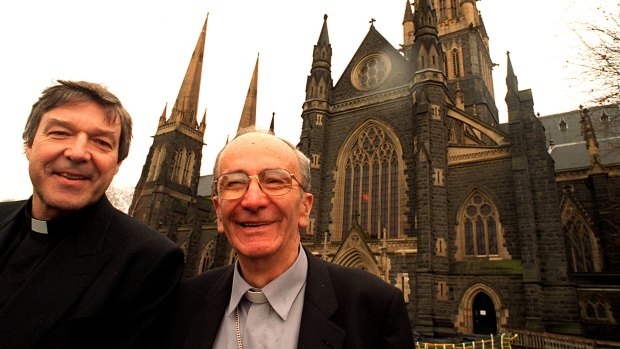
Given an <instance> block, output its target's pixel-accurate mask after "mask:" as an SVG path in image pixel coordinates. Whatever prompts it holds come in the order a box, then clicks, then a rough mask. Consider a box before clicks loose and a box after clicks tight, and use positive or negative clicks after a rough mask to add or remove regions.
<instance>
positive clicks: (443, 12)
mask: <svg viewBox="0 0 620 349" xmlns="http://www.w3.org/2000/svg"><path fill="white" fill-rule="evenodd" d="M447 7H448V6H446V0H439V16H440V17H441V19H445V18H446V16H447V12H446V10H447Z"/></svg>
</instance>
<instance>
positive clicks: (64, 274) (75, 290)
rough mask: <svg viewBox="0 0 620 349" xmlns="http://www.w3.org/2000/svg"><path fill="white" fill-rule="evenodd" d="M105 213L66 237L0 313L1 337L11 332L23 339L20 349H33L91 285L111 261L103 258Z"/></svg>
mask: <svg viewBox="0 0 620 349" xmlns="http://www.w3.org/2000/svg"><path fill="white" fill-rule="evenodd" d="M102 211H103V212H104V213H106V212H107V214H104V215H103V216H99V215H96V216H95V217H93V220H94V221H93V222H92V225H91V226H90V229H83V230H82V231H74V232H72V233H71V234H67V236H66V237H65V238H64V239H63V240H62V241H61V242H59V244H58V246H56V248H54V250H53V251H52V252H51V253H50V255H49V256H48V257H47V258H46V259H45V260H44V261H43V262H41V264H40V265H39V266H38V267H37V269H36V270H35V271H34V272H33V274H32V275H31V276H30V277H29V278H28V279H27V280H26V281H25V282H24V284H23V285H22V286H21V287H20V288H19V290H18V291H17V293H16V294H15V295H14V296H13V297H12V298H11V299H10V301H9V302H8V303H7V304H6V306H5V307H4V308H3V309H2V310H1V311H0V337H4V336H5V335H6V333H4V332H5V330H6V331H10V336H11V337H12V338H21V339H23V340H22V341H20V345H21V346H23V347H32V346H34V345H35V344H36V343H37V341H38V340H40V339H41V338H42V337H43V336H44V335H45V334H46V333H47V332H48V331H49V330H50V328H51V327H52V326H53V325H54V324H55V323H56V322H58V320H59V319H61V318H62V316H63V315H64V314H65V312H66V311H67V309H68V308H69V307H70V306H71V305H72V304H73V303H74V302H75V301H76V300H77V299H78V298H79V296H80V295H81V294H82V293H83V292H84V290H85V289H86V288H87V287H88V285H90V284H91V282H92V280H93V279H94V278H95V277H96V276H97V275H98V274H99V272H100V271H101V269H102V268H103V266H104V265H105V264H106V262H107V261H108V260H109V259H110V257H111V256H110V255H106V254H102V244H103V240H104V235H105V232H106V231H107V226H108V224H107V223H104V222H103V221H106V219H103V218H104V217H106V218H107V221H109V214H110V211H109V210H105V209H103V210H102ZM102 220H103V221H102ZM33 302H36V304H33ZM37 304H41V305H44V306H41V307H39V306H37ZM42 310H44V312H42Z"/></svg>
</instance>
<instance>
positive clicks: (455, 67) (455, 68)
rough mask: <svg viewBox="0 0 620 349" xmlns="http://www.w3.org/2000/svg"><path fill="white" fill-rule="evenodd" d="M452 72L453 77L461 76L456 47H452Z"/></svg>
mask: <svg viewBox="0 0 620 349" xmlns="http://www.w3.org/2000/svg"><path fill="white" fill-rule="evenodd" d="M452 72H453V73H454V77H455V78H460V77H461V61H460V57H459V50H457V49H456V48H453V49H452Z"/></svg>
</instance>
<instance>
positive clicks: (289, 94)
mask: <svg viewBox="0 0 620 349" xmlns="http://www.w3.org/2000/svg"><path fill="white" fill-rule="evenodd" d="M405 3H406V1H405V0H313V1H296V0H263V1H244V0H242V1H229V0H228V1H227V0H177V1H164V0H148V1H147V0H132V1H128V0H107V1H97V2H95V1H83V0H55V1H48V0H20V1H10V2H9V1H3V2H2V3H0V33H1V34H0V47H1V50H2V51H1V52H2V53H1V54H0V96H1V97H0V98H1V100H0V101H1V105H2V119H3V123H2V127H1V128H0V144H1V146H2V152H3V154H4V156H5V157H4V162H3V163H4V165H3V170H2V171H0V200H3V199H9V198H12V199H18V198H26V197H28V196H29V195H30V194H31V191H32V189H31V186H30V181H29V179H28V171H27V167H28V164H27V161H26V159H25V156H24V154H23V146H22V140H21V133H22V131H23V126H24V124H25V121H26V118H27V116H28V113H29V112H30V108H31V106H32V104H33V103H34V102H35V101H36V99H37V98H38V96H39V94H40V92H41V91H42V90H43V89H44V88H46V87H47V86H49V85H51V84H53V83H54V81H55V80H56V79H75V80H90V81H95V82H100V83H102V84H104V85H106V86H108V87H109V89H110V90H111V91H112V92H113V93H115V94H116V95H117V96H118V97H119V98H120V99H121V100H122V101H123V103H124V104H125V106H126V108H127V109H128V110H129V112H130V113H131V115H132V116H133V120H134V139H133V143H132V148H131V150H130V155H129V157H128V159H127V160H125V162H124V164H123V165H122V166H121V170H120V172H119V174H118V175H117V176H116V178H115V180H114V185H116V186H134V185H135V184H136V183H137V181H138V178H139V176H140V173H141V171H142V166H143V165H144V161H145V159H146V155H147V153H148V150H149V147H150V146H151V143H152V138H151V136H152V135H154V133H155V130H156V127H157V122H158V120H159V116H160V115H161V113H162V111H163V108H164V106H165V104H166V103H169V104H170V105H172V104H173V103H174V101H175V98H176V96H177V93H178V90H179V87H180V85H181V81H182V79H183V76H184V74H185V70H186V68H187V65H188V63H189V60H190V57H191V54H192V51H193V49H194V46H195V44H196V40H197V38H198V35H199V33H200V30H201V28H202V25H203V23H204V20H205V18H206V16H207V13H209V24H208V28H207V40H206V49H205V56H204V57H205V58H204V66H203V76H202V89H201V96H200V101H199V115H202V113H203V111H204V110H205V109H207V131H206V135H205V143H206V144H207V145H206V147H205V148H204V151H203V154H204V155H203V161H202V164H203V166H202V170H201V174H203V175H204V174H209V173H211V172H212V166H213V161H214V157H215V154H216V153H217V151H219V149H220V148H221V147H222V146H223V145H224V143H225V141H226V137H227V136H228V135H231V136H232V135H233V133H234V132H235V131H236V128H237V124H238V121H239V116H240V114H241V110H242V107H243V102H244V99H245V95H246V92H247V88H248V84H249V82H250V78H251V74H252V70H253V68H254V63H255V61H256V55H257V54H258V53H260V65H259V74H258V113H257V114H258V115H257V124H258V125H257V126H259V127H264V128H266V127H268V126H269V121H270V119H271V114H272V112H275V113H276V118H275V131H276V133H277V134H278V135H280V136H283V137H284V138H286V139H288V140H290V141H292V142H293V143H295V144H296V143H297V142H298V141H299V134H300V131H301V117H300V115H301V107H302V104H303V101H304V96H305V84H306V78H307V76H308V75H309V73H310V68H311V64H312V49H313V46H314V45H315V44H316V42H317V39H318V37H319V33H320V30H321V26H322V24H323V15H324V14H327V15H328V16H329V18H328V28H329V37H330V42H331V45H332V50H333V58H332V77H333V79H334V83H335V82H336V81H338V79H340V75H341V74H342V71H343V70H344V68H345V67H346V65H347V64H348V62H349V60H350V59H351V57H352V56H353V54H354V53H355V51H356V50H357V48H358V46H359V44H360V43H361V41H362V40H363V38H364V37H365V36H366V34H367V32H368V28H369V21H370V19H371V18H374V19H376V22H375V27H376V28H377V30H378V31H379V32H380V33H381V34H382V35H383V36H384V37H385V38H386V39H387V40H388V41H390V42H391V43H392V44H393V45H394V46H395V47H399V46H398V45H399V44H401V43H402V35H403V34H402V19H403V14H404V10H405ZM600 3H606V4H607V5H608V6H611V5H612V4H617V0H614V1H611V0H591V1H575V0H544V1H540V0H519V1H506V0H482V1H478V2H477V4H478V5H477V6H478V8H479V9H480V11H481V13H482V16H483V19H484V22H485V25H486V29H487V33H488V35H489V38H490V46H491V57H492V59H493V61H494V62H495V63H498V64H499V66H498V67H496V68H495V70H494V84H495V94H496V102H497V104H498V107H499V108H500V121H501V122H505V121H506V118H507V116H506V108H505V103H504V101H503V99H504V95H505V75H506V64H505V63H506V55H505V53H506V51H510V52H511V59H512V63H513V66H514V68H515V72H516V74H517V76H518V79H519V87H520V89H528V88H531V89H532V90H533V93H534V101H535V110H536V112H539V113H541V114H542V115H548V114H554V113H559V112H564V111H569V110H573V109H576V108H577V107H578V105H579V104H580V103H586V102H587V98H586V97H585V96H584V95H583V93H582V91H581V88H580V87H581V86H579V83H577V84H576V83H575V81H574V80H572V79H573V78H574V77H575V75H576V73H575V69H574V67H572V66H571V65H567V64H566V60H567V59H569V58H570V57H571V55H572V54H573V53H574V52H575V50H577V49H578V44H577V43H576V36H575V34H574V33H573V32H572V29H571V28H578V26H576V25H575V23H576V22H584V21H587V20H588V21H589V20H592V19H593V18H595V17H594V16H595V14H596V13H595V11H594V9H595V8H596V6H597V5H598V4H600ZM575 86H578V87H575ZM168 110H171V108H169V109H168Z"/></svg>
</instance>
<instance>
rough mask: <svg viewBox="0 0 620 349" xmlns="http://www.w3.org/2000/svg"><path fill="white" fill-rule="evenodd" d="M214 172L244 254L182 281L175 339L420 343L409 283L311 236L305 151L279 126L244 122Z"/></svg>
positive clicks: (226, 222) (171, 343) (220, 222)
mask: <svg viewBox="0 0 620 349" xmlns="http://www.w3.org/2000/svg"><path fill="white" fill-rule="evenodd" d="M213 173H214V178H216V181H215V183H214V184H215V195H216V196H214V197H213V204H214V206H215V210H216V213H217V228H218V231H219V232H220V233H222V234H224V235H225V236H226V238H227V239H228V242H229V243H230V245H231V246H232V247H233V249H234V250H235V252H236V254H237V262H236V263H235V265H234V266H226V267H222V268H219V269H215V270H211V271H208V272H206V273H204V274H202V275H200V276H198V277H196V278H194V279H190V280H187V281H186V282H182V283H181V286H180V287H179V292H178V295H177V297H175V298H176V303H175V306H174V307H173V314H172V316H171V317H170V318H169V327H168V328H169V331H168V334H169V338H168V339H167V343H166V344H167V347H169V348H218V349H222V348H226V349H237V348H278V349H287V348H312V349H317V348H351V349H364V348H369V349H370V348H372V349H376V348H397V349H399V348H413V347H414V342H413V336H412V332H411V327H410V323H409V318H408V315H407V308H406V306H405V302H404V299H403V295H402V293H401V292H400V290H398V289H397V288H395V287H393V286H390V285H389V284H387V283H385V282H383V281H382V280H380V279H379V278H378V277H376V276H374V275H372V274H370V273H368V272H366V271H363V270H358V269H351V268H344V267H341V266H338V265H335V264H331V263H327V262H324V261H322V260H320V259H319V258H317V257H314V256H313V255H312V253H310V251H308V250H307V249H305V248H304V247H303V246H302V245H301V242H300V235H299V229H300V228H305V227H307V226H308V223H309V217H310V210H311V208H312V202H313V196H312V194H311V193H310V192H309V190H310V162H309V160H308V158H307V157H306V156H305V155H304V154H303V153H301V152H300V151H299V150H297V149H295V147H294V146H293V145H292V144H290V143H288V142H286V141H284V140H283V139H280V138H278V137H276V136H274V135H273V134H269V133H266V132H260V131H256V130H253V129H251V130H244V131H243V132H242V133H241V134H240V135H237V137H236V138H235V139H234V140H233V141H231V142H230V143H228V144H227V145H226V146H225V147H224V149H223V150H222V151H221V152H220V154H219V155H218V157H217V159H216V162H215V167H214V171H213Z"/></svg>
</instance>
